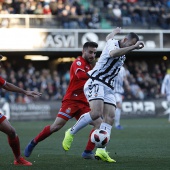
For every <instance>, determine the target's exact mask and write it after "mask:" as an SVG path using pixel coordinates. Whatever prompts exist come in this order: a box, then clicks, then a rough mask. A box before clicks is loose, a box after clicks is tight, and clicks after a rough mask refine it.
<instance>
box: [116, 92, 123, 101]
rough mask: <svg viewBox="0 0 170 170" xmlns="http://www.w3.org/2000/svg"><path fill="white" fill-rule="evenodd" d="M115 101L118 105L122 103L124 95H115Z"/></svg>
mask: <svg viewBox="0 0 170 170" xmlns="http://www.w3.org/2000/svg"><path fill="white" fill-rule="evenodd" d="M115 99H116V102H117V103H122V95H121V94H120V93H115Z"/></svg>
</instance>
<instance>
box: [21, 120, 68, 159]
mask: <svg viewBox="0 0 170 170" xmlns="http://www.w3.org/2000/svg"><path fill="white" fill-rule="evenodd" d="M66 122H67V120H65V119H63V118H60V117H57V118H56V119H55V121H54V123H53V124H52V125H47V126H45V127H44V129H43V130H42V131H41V132H40V133H39V134H38V135H37V136H36V137H35V138H34V139H32V140H31V141H30V142H29V143H28V145H27V146H26V148H25V152H24V155H25V156H26V157H29V156H30V155H31V153H32V151H33V149H34V148H35V146H36V145H37V144H38V143H39V142H41V141H43V140H45V139H46V138H47V137H49V136H50V135H51V134H52V133H54V132H56V131H58V130H60V129H61V128H62V127H63V126H64V125H65V124H66Z"/></svg>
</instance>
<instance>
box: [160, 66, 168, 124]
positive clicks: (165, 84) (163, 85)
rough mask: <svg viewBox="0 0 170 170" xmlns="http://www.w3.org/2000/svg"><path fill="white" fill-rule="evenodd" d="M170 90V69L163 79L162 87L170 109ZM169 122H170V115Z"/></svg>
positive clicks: (162, 92)
mask: <svg viewBox="0 0 170 170" xmlns="http://www.w3.org/2000/svg"><path fill="white" fill-rule="evenodd" d="M169 88H170V69H167V73H166V75H165V77H164V79H163V82H162V86H161V94H162V95H163V96H166V99H167V106H168V108H169V109H170V89H169ZM169 109H168V110H169ZM168 121H169V122H170V113H169V118H168Z"/></svg>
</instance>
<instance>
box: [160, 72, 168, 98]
mask: <svg viewBox="0 0 170 170" xmlns="http://www.w3.org/2000/svg"><path fill="white" fill-rule="evenodd" d="M161 93H162V94H166V95H167V96H169V95H170V74H166V75H165V77H164V79H163V82H162V87H161Z"/></svg>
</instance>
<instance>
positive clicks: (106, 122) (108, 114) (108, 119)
mask: <svg viewBox="0 0 170 170" xmlns="http://www.w3.org/2000/svg"><path fill="white" fill-rule="evenodd" d="M114 112H115V107H114V106H113V105H109V104H105V107H104V113H105V114H104V115H103V123H101V125H100V129H103V130H106V131H107V132H108V133H109V134H111V129H112V125H113V117H114ZM95 158H96V159H101V160H102V161H106V162H110V163H112V162H116V161H115V160H114V159H112V158H111V157H110V156H109V154H108V152H107V151H106V148H97V150H96V153H95Z"/></svg>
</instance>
